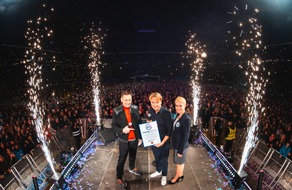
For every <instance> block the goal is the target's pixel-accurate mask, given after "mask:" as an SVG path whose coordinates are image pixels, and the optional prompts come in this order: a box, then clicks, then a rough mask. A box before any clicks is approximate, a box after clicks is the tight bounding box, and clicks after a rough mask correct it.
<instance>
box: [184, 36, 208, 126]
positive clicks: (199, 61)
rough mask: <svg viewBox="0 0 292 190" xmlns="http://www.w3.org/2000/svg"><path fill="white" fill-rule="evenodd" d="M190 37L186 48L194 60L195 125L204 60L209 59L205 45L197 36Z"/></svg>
mask: <svg viewBox="0 0 292 190" xmlns="http://www.w3.org/2000/svg"><path fill="white" fill-rule="evenodd" d="M189 36H190V37H189V39H188V40H187V42H186V46H187V47H188V51H187V53H188V54H189V55H190V57H191V58H194V60H193V62H192V63H191V69H192V75H191V85H192V93H193V122H194V124H197V118H198V110H199V103H200V93H201V86H200V79H201V78H202V76H203V70H204V67H203V66H204V59H205V58H206V57H207V54H206V52H205V51H204V49H203V48H204V47H205V45H201V44H200V42H199V41H198V40H197V39H196V34H191V33H190V34H189Z"/></svg>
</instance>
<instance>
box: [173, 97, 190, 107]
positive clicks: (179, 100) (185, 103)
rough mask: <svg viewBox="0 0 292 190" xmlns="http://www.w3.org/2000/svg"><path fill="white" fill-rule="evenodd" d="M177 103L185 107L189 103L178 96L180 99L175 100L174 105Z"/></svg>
mask: <svg viewBox="0 0 292 190" xmlns="http://www.w3.org/2000/svg"><path fill="white" fill-rule="evenodd" d="M177 102H180V103H183V104H184V105H185V106H186V105H187V101H186V99H185V98H184V97H181V96H178V97H177V98H176V99H175V101H174V103H177Z"/></svg>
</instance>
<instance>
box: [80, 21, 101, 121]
mask: <svg viewBox="0 0 292 190" xmlns="http://www.w3.org/2000/svg"><path fill="white" fill-rule="evenodd" d="M105 36H106V35H105V34H103V33H102V29H101V28H96V26H95V25H94V23H92V27H91V28H90V34H89V35H88V36H86V37H84V42H85V46H84V48H85V49H88V50H89V51H90V54H89V58H88V67H89V70H90V74H91V87H92V92H93V101H94V106H95V115H96V123H97V125H99V124H100V115H99V88H100V81H99V74H100V73H99V65H101V64H102V63H101V60H100V58H101V55H102V54H103V53H104V52H103V51H102V44H103V42H104V41H103V40H104V37H105Z"/></svg>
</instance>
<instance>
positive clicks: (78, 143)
mask: <svg viewBox="0 0 292 190" xmlns="http://www.w3.org/2000/svg"><path fill="white" fill-rule="evenodd" d="M74 139H75V143H76V149H77V150H79V148H80V147H81V135H78V136H74Z"/></svg>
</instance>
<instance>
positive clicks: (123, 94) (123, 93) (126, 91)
mask: <svg viewBox="0 0 292 190" xmlns="http://www.w3.org/2000/svg"><path fill="white" fill-rule="evenodd" d="M125 95H131V96H132V93H131V92H130V91H128V90H124V91H123V92H122V93H121V97H123V96H125Z"/></svg>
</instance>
